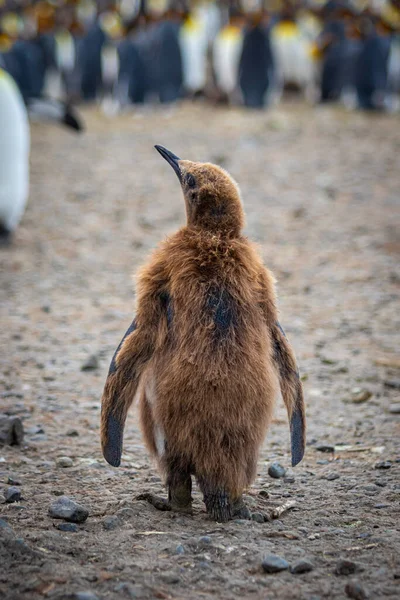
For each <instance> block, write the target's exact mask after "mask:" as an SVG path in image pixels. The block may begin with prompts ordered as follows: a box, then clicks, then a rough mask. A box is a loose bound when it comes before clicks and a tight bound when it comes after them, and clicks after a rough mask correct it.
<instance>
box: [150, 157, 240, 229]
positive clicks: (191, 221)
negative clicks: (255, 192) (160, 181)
mask: <svg viewBox="0 0 400 600" xmlns="http://www.w3.org/2000/svg"><path fill="white" fill-rule="evenodd" d="M155 148H156V149H157V150H158V152H159V153H160V154H161V156H162V157H163V158H165V160H166V161H167V162H168V163H169V164H170V165H171V167H172V168H173V169H174V171H175V173H176V174H177V176H178V179H179V181H180V183H181V186H182V191H183V195H184V198H185V204H186V215H187V223H188V226H189V227H199V228H201V229H205V230H207V231H213V232H221V233H225V234H227V235H238V234H239V233H240V230H241V229H242V227H243V225H244V213H243V208H242V202H241V200H240V192H239V188H238V185H237V183H236V182H235V181H234V180H233V179H232V177H231V176H230V175H229V174H228V173H227V172H226V171H225V170H224V169H221V167H217V165H212V164H211V163H197V162H192V161H190V160H181V159H180V158H178V157H177V156H176V155H175V154H173V153H172V152H170V151H169V150H167V149H166V148H164V147H163V146H155Z"/></svg>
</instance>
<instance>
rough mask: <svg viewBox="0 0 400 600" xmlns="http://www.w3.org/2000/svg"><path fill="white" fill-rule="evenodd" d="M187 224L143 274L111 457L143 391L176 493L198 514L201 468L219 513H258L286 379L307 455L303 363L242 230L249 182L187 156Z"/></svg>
mask: <svg viewBox="0 0 400 600" xmlns="http://www.w3.org/2000/svg"><path fill="white" fill-rule="evenodd" d="M156 149H157V150H158V152H159V153H160V154H161V156H162V157H163V158H165V160H166V161H167V162H168V163H169V164H170V165H171V166H172V168H173V169H174V171H175V173H176V174H177V176H178V178H179V181H180V184H181V187H182V191H183V195H184V200H185V205H186V214H187V224H186V225H185V226H184V227H182V228H181V229H180V230H179V231H178V232H177V233H176V234H175V235H173V236H172V237H170V238H168V239H167V240H165V241H164V242H163V243H162V244H161V245H160V246H159V248H158V249H157V250H156V251H155V252H154V254H153V256H152V257H151V259H150V261H149V262H148V264H147V265H146V266H145V267H144V268H143V269H142V270H141V271H140V273H139V276H138V285H137V311H136V316H135V319H134V321H133V323H132V325H131V326H130V328H129V329H128V331H127V333H126V334H125V337H124V339H123V340H122V342H121V343H120V345H119V347H118V348H117V351H116V352H115V355H114V358H113V360H112V363H111V366H110V370H109V374H108V377H107V380H106V384H105V388H104V392H103V397H102V413H101V443H102V449H103V454H104V457H105V459H106V460H107V461H108V462H109V463H110V464H111V465H113V466H119V464H120V461H121V454H122V441H123V429H124V425H125V420H126V416H127V413H128V409H129V407H130V405H131V404H132V402H133V399H134V397H135V396H136V394H137V395H138V398H139V410H140V421H141V427H142V431H143V435H144V440H145V443H146V446H147V448H148V450H149V451H150V453H151V454H152V455H153V456H154V457H155V458H156V460H157V462H158V465H159V467H160V470H161V471H162V473H163V474H164V475H165V479H166V484H167V488H168V500H163V499H160V498H158V497H156V496H152V495H151V494H145V495H144V497H146V499H148V500H149V501H150V502H151V503H152V504H153V505H154V506H155V507H157V508H161V509H163V510H176V511H179V512H186V513H191V510H192V497H191V490H192V477H194V478H195V479H196V480H197V483H198V485H199V487H200V489H201V491H202V493H203V497H204V503H205V506H206V509H207V512H208V514H209V516H210V517H211V518H212V519H214V520H216V521H219V522H225V521H228V520H229V519H232V518H234V517H241V518H250V517H251V514H250V512H249V510H248V508H247V507H246V506H245V505H244V503H243V500H242V493H243V491H244V490H245V489H246V488H247V487H248V486H249V485H250V484H251V482H252V481H253V479H254V477H255V475H256V468H257V459H258V454H259V450H260V447H261V445H262V443H263V440H264V437H265V434H266V432H267V429H268V426H269V424H270V422H271V419H272V414H273V408H274V404H275V398H276V396H277V392H278V388H279V387H280V389H281V392H282V396H283V400H284V402H285V404H286V408H287V411H288V416H289V422H290V431H291V449H292V465H293V466H294V465H296V464H298V463H299V462H300V461H301V459H302V457H303V454H304V445H305V408H304V400H303V391H302V385H301V381H300V379H299V375H298V370H297V366H296V360H295V357H294V354H293V351H292V349H291V346H290V344H289V342H288V340H287V338H286V336H285V334H284V332H283V329H282V328H281V326H280V325H279V322H278V312H277V308H276V297H275V289H274V278H273V276H272V274H271V273H270V272H269V271H268V270H267V269H266V268H265V267H264V266H263V264H262V262H261V259H260V257H259V256H258V254H257V252H256V250H255V248H254V247H253V245H252V244H251V243H250V242H249V241H248V240H247V238H245V237H244V236H243V234H242V228H243V224H244V213H243V208H242V203H241V199H240V193H239V188H238V186H237V184H236V183H235V181H234V180H233V179H232V178H231V177H230V176H229V175H228V173H227V172H226V171H224V170H223V169H221V168H220V167H217V166H215V165H212V164H209V163H196V162H191V161H188V160H180V159H179V158H178V157H177V156H175V155H174V154H173V153H172V152H170V151H169V150H167V149H166V148H163V147H162V146H156Z"/></svg>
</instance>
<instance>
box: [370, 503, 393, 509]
mask: <svg viewBox="0 0 400 600" xmlns="http://www.w3.org/2000/svg"><path fill="white" fill-rule="evenodd" d="M389 506H390V504H383V503H381V504H375V505H374V508H378V509H379V508H389Z"/></svg>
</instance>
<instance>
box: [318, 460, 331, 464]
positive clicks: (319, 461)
mask: <svg viewBox="0 0 400 600" xmlns="http://www.w3.org/2000/svg"><path fill="white" fill-rule="evenodd" d="M317 465H329V460H326V459H323V460H317Z"/></svg>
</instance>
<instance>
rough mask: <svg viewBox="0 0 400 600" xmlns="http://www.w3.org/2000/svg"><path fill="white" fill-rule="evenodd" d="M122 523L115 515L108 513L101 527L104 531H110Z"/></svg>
mask: <svg viewBox="0 0 400 600" xmlns="http://www.w3.org/2000/svg"><path fill="white" fill-rule="evenodd" d="M121 525H122V521H121V519H120V518H119V517H117V516H116V515H108V516H107V517H105V518H104V519H103V527H104V529H105V530H106V531H112V530H113V529H117V527H120V526H121Z"/></svg>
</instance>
